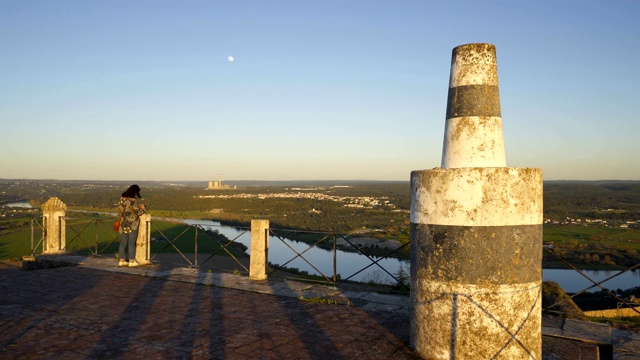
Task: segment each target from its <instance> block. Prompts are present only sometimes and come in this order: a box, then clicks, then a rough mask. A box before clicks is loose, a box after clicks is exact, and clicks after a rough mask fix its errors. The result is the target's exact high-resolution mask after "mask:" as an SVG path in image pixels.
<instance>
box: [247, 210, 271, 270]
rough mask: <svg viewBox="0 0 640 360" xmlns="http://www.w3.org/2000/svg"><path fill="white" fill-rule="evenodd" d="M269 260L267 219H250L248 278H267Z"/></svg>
mask: <svg viewBox="0 0 640 360" xmlns="http://www.w3.org/2000/svg"><path fill="white" fill-rule="evenodd" d="M268 261H269V220H251V258H250V263H249V278H250V279H252V280H264V279H266V278H267V264H268Z"/></svg>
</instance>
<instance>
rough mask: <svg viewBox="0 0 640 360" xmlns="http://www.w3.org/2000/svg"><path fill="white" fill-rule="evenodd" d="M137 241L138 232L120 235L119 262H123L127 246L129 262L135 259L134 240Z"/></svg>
mask: <svg viewBox="0 0 640 360" xmlns="http://www.w3.org/2000/svg"><path fill="white" fill-rule="evenodd" d="M137 239H138V230H135V231H132V232H130V233H128V234H125V233H122V234H120V257H119V259H120V260H125V259H126V257H125V256H124V249H125V247H127V245H129V261H131V260H135V258H136V240H137Z"/></svg>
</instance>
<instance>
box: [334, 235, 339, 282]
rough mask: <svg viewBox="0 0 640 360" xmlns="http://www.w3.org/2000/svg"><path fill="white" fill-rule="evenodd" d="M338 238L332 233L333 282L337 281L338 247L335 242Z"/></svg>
mask: <svg viewBox="0 0 640 360" xmlns="http://www.w3.org/2000/svg"><path fill="white" fill-rule="evenodd" d="M337 242H338V239H337V238H336V234H333V282H334V283H335V282H338V275H337V273H338V249H337V246H336V243H337Z"/></svg>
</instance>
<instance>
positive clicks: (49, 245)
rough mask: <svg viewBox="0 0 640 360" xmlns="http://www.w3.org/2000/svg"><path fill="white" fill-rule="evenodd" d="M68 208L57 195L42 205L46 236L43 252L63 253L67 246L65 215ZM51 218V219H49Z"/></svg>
mask: <svg viewBox="0 0 640 360" xmlns="http://www.w3.org/2000/svg"><path fill="white" fill-rule="evenodd" d="M66 210H67V205H65V204H64V203H63V202H62V201H60V199H58V198H57V197H52V198H50V199H49V200H47V202H45V203H44V204H43V205H42V220H43V223H45V238H44V243H43V246H42V253H43V254H55V253H62V252H64V251H65V247H66V231H65V221H64V216H65V212H66ZM48 219H51V221H47V220H48Z"/></svg>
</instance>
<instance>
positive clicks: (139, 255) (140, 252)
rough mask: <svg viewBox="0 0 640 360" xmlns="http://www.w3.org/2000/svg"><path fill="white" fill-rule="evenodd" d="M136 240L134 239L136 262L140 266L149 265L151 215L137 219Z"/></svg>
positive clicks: (143, 215)
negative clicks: (138, 222) (138, 223)
mask: <svg viewBox="0 0 640 360" xmlns="http://www.w3.org/2000/svg"><path fill="white" fill-rule="evenodd" d="M139 221H140V225H139V226H138V238H137V239H136V260H137V261H138V263H140V265H147V264H151V260H149V259H151V249H150V246H151V215H149V214H142V215H140V217H139Z"/></svg>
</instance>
